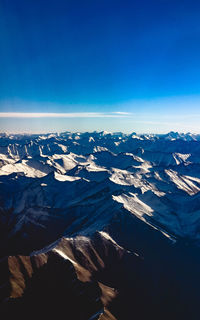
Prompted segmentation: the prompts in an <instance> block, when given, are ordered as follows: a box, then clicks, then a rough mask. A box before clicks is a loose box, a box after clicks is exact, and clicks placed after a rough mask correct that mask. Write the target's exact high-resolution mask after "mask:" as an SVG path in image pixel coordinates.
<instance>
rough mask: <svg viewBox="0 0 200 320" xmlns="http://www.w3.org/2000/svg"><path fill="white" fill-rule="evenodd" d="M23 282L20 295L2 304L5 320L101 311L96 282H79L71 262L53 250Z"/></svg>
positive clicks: (80, 315) (87, 315)
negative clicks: (43, 262) (46, 259)
mask: <svg viewBox="0 0 200 320" xmlns="http://www.w3.org/2000/svg"><path fill="white" fill-rule="evenodd" d="M24 269H25V268H24ZM23 275H24V276H25V270H24V272H23ZM25 282H26V283H25V285H26V287H25V289H24V293H23V295H22V297H20V298H15V299H14V298H11V299H8V300H7V301H6V302H4V303H3V304H2V308H1V312H2V314H4V317H5V319H11V318H12V316H15V317H17V318H20V319H27V317H29V316H30V317H31V318H33V319H44V318H46V317H47V318H49V317H51V316H55V317H60V318H61V317H63V315H66V318H67V319H77V320H79V319H80V320H88V319H90V318H91V317H92V316H93V315H94V314H101V313H103V304H102V302H101V299H100V298H101V289H100V287H99V285H98V283H97V282H94V281H92V282H91V281H90V282H89V281H88V282H82V281H80V280H79V279H78V278H77V275H76V271H75V268H74V267H73V264H72V263H71V262H70V261H69V260H66V259H63V258H62V257H60V256H59V255H58V254H56V253H54V252H50V253H49V254H48V262H47V263H45V264H44V265H43V266H41V267H40V268H39V269H37V270H36V271H35V272H34V273H33V275H32V277H31V278H29V277H28V279H26V281H25Z"/></svg>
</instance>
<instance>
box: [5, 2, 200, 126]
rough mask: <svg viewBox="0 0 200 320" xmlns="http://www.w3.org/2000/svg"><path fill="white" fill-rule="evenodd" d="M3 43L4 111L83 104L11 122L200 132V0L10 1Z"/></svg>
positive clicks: (38, 110) (10, 121)
mask: <svg viewBox="0 0 200 320" xmlns="http://www.w3.org/2000/svg"><path fill="white" fill-rule="evenodd" d="M0 47H1V50H0V113H2V112H4V113H5V112H11V113H13V112H14V113H18V112H21V113H27V112H28V113H30V112H31V113H73V115H71V116H70V117H68V116H67V115H65V116H59V115H55V117H51V118H44V117H42V118H41V117H40V116H39V115H38V116H37V118H35V117H34V116H30V117H29V118H24V115H21V117H20V116H19V115H18V117H17V118H15V117H14V116H15V115H13V114H12V118H10V117H5V115H4V117H3V118H2V116H1V114H0V130H1V131H5V130H7V131H33V132H40V131H41V132H45V131H62V130H72V131H79V130H82V131H84V130H88V131H92V130H95V129H96V130H102V129H105V130H109V131H118V130H121V131H125V132H126V131H129V132H130V131H138V132H149V131H150V132H166V131H170V130H176V131H177V130H178V131H198V132H200V129H199V128H200V126H199V124H200V121H199V120H200V1H195V0H190V1H189V0H187V1H186V0H179V1H178V0H155V1H153V0H137V1H134V0H130V1H126V0H84V1H83V0H79V1H77V0H56V1H55V0H48V1H47V0H46V1H45V0H1V1H0ZM88 112H89V113H91V112H92V113H94V114H93V115H92V116H91V114H90V115H89V116H87V115H88ZM116 112H127V113H130V114H127V115H124V114H123V115H122V114H119V113H116ZM75 113H77V114H75ZM80 113H81V114H80ZM83 113H84V115H83ZM96 113H98V115H97V114H96ZM9 116H10V115H9Z"/></svg>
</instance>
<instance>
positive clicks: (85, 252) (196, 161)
mask: <svg viewBox="0 0 200 320" xmlns="http://www.w3.org/2000/svg"><path fill="white" fill-rule="evenodd" d="M199 191H200V135H197V134H190V133H187V134H183V133H178V132H170V133H168V134H163V135H153V134H151V135H150V134H149V135H137V134H136V133H135V132H133V133H132V134H130V135H126V134H123V133H120V132H116V133H108V132H105V131H103V132H100V133H98V132H93V133H89V132H86V133H70V132H64V133H60V134H46V135H14V134H13V135H9V134H0V231H1V233H0V237H1V243H0V256H1V261H0V266H1V268H0V270H1V276H0V296H1V298H2V309H0V310H2V313H4V314H5V317H6V316H7V317H9V316H10V317H11V313H13V314H14V313H15V314H21V318H22V319H23V318H24V319H25V317H26V316H27V310H28V309H31V310H33V309H34V315H35V317H39V318H38V319H40V318H41V319H42V318H43V317H44V316H45V314H46V315H47V314H48V313H49V315H51V314H54V313H55V314H56V312H57V314H58V313H60V315H61V313H63V310H64V309H65V308H67V309H68V312H69V313H71V314H72V316H71V317H69V316H68V318H69V319H75V320H76V319H80V320H84V319H86V320H95V319H101V320H106V319H110V320H112V319H118V320H126V319H127V320H129V319H135V317H136V319H137V318H138V317H140V319H146V318H147V316H148V318H149V319H161V318H162V319H188V318H191V319H193V320H196V319H199V314H198V301H199V285H200V276H199V266H200V264H199V263H200V232H199V231H200V209H199V207H200V192H199ZM53 301H54V303H53ZM144 305H145V306H146V307H145V308H144ZM39 310H40V311H39ZM58 310H59V311H58ZM163 310H165V311H164V312H163ZM130 313H131V317H130Z"/></svg>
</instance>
